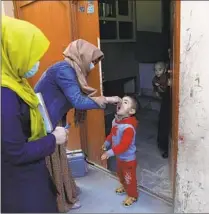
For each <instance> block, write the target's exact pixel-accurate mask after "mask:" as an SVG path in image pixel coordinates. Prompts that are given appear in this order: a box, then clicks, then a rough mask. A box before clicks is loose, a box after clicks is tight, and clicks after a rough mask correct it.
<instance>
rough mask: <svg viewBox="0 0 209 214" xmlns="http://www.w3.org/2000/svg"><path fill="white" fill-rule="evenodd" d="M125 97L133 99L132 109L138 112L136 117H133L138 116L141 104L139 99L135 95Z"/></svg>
mask: <svg viewBox="0 0 209 214" xmlns="http://www.w3.org/2000/svg"><path fill="white" fill-rule="evenodd" d="M124 97H129V98H130V99H131V101H132V108H133V109H134V110H136V113H135V114H134V115H132V116H135V117H136V115H137V113H138V111H139V108H140V104H139V102H138V99H137V98H136V96H134V95H125V96H124Z"/></svg>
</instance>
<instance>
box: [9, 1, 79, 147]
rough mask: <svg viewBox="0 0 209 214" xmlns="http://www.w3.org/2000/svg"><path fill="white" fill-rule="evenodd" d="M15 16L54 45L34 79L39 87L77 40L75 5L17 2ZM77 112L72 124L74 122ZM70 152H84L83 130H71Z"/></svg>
mask: <svg viewBox="0 0 209 214" xmlns="http://www.w3.org/2000/svg"><path fill="white" fill-rule="evenodd" d="M13 2H14V7H15V15H16V17H17V18H19V19H23V20H26V21H29V22H31V23H33V24H34V25H36V26H37V27H39V28H40V29H41V30H42V31H43V33H44V34H45V35H46V37H47V38H48V39H49V41H50V47H49V49H48V51H47V53H46V54H45V55H44V57H43V58H42V59H41V63H40V71H39V72H38V73H37V74H36V75H35V76H34V77H33V78H31V79H30V84H31V85H32V86H34V85H35V83H36V82H37V80H38V79H39V78H40V76H41V75H42V73H43V72H44V71H45V70H46V69H47V67H49V66H50V65H52V64H53V63H55V62H57V61H60V60H62V59H63V56H62V52H63V50H64V49H65V48H66V47H67V45H68V44H69V43H70V42H71V41H72V40H73V39H75V38H74V34H73V32H74V29H73V25H72V5H71V2H70V1H69V2H68V1H40V0H39V1H37V0H35V1H34V0H33V1H13ZM72 117H73V111H71V112H69V114H68V120H72ZM67 147H68V148H69V149H78V148H80V130H79V128H74V127H73V128H71V129H70V134H69V142H68V145H67Z"/></svg>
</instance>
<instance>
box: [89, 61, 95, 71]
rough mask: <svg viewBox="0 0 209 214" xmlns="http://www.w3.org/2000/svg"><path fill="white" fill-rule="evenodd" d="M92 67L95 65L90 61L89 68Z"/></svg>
mask: <svg viewBox="0 0 209 214" xmlns="http://www.w3.org/2000/svg"><path fill="white" fill-rule="evenodd" d="M94 67H95V65H94V63H93V62H91V63H90V65H89V68H90V70H92V69H93V68H94Z"/></svg>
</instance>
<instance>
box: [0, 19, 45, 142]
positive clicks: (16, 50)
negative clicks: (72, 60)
mask: <svg viewBox="0 0 209 214" xmlns="http://www.w3.org/2000/svg"><path fill="white" fill-rule="evenodd" d="M1 45H2V47H1V54H2V66H1V73H2V81H1V86H2V87H6V88H9V89H11V90H13V91H14V92H16V93H17V95H18V96H19V97H21V98H22V99H23V100H24V101H25V102H26V103H27V104H28V106H29V107H30V119H31V137H30V138H29V141H33V140H36V139H39V138H41V137H43V136H45V135H46V130H45V127H44V123H43V119H42V117H41V114H40V112H39V110H38V104H39V101H38V99H37V97H36V94H35V92H34V90H33V89H32V88H31V86H30V85H29V83H28V81H27V80H26V79H25V78H23V76H24V74H25V73H26V72H27V71H29V70H30V69H31V68H32V67H33V66H34V65H35V64H36V63H37V62H38V61H39V60H40V59H41V57H42V56H43V55H44V54H45V52H46V51H47V49H48V47H49V41H48V39H47V38H46V37H45V36H44V34H43V33H42V32H41V31H40V30H39V29H38V28H37V27H35V26H34V25H32V24H30V23H28V22H25V21H22V20H18V19H14V18H9V17H6V16H3V17H2V37H1Z"/></svg>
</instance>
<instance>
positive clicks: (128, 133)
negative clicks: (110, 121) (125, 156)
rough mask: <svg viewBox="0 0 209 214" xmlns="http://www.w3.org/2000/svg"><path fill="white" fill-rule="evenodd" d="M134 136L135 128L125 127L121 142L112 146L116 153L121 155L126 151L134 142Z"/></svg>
mask: <svg viewBox="0 0 209 214" xmlns="http://www.w3.org/2000/svg"><path fill="white" fill-rule="evenodd" d="M133 137H134V130H133V128H127V129H125V130H124V132H123V136H122V138H121V141H120V144H118V145H117V146H114V147H113V148H112V150H113V152H114V154H115V155H120V154H122V153H124V152H126V151H127V150H128V148H129V146H130V145H131V143H132V140H133Z"/></svg>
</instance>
